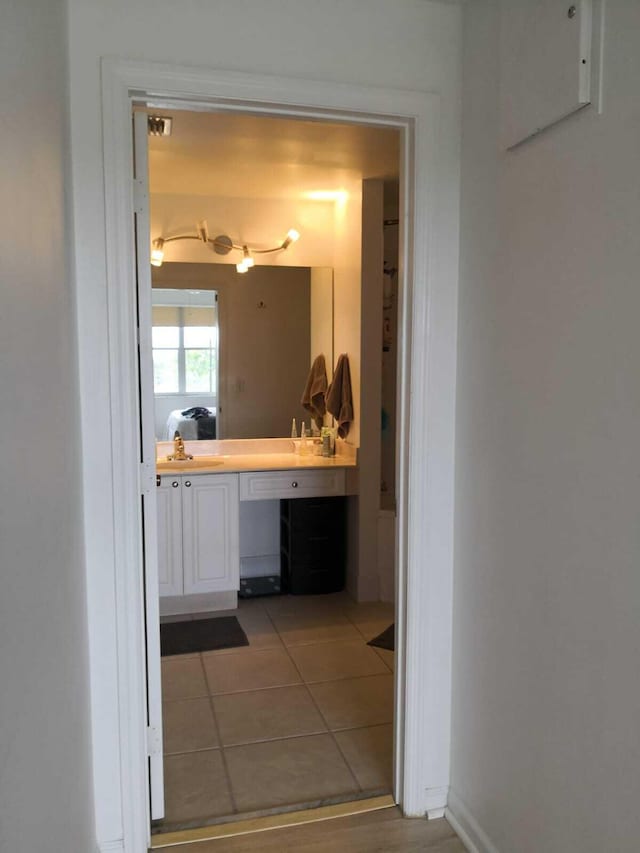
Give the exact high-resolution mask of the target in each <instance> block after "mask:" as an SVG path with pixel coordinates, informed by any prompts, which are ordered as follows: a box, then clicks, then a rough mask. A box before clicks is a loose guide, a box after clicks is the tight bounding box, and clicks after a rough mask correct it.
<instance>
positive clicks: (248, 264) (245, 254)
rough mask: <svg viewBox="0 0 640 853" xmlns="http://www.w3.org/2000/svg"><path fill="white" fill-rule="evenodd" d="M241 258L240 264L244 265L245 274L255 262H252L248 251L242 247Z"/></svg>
mask: <svg viewBox="0 0 640 853" xmlns="http://www.w3.org/2000/svg"><path fill="white" fill-rule="evenodd" d="M242 256H243V257H242V261H241V263H243V264H244V266H245V268H246V269H245V270H244V272H246V271H247V270H248V269H250V268H251V267H252V266H253V265H254V264H255V261H254V260H253V258H252V257H251V255H250V254H249V249H248V248H247V247H246V246H243V247H242Z"/></svg>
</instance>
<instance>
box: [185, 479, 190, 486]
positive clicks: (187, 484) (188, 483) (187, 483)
mask: <svg viewBox="0 0 640 853" xmlns="http://www.w3.org/2000/svg"><path fill="white" fill-rule="evenodd" d="M190 485H191V480H187V482H186V483H185V486H186V487H187V488H189V486H190Z"/></svg>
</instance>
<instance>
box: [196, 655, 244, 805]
mask: <svg viewBox="0 0 640 853" xmlns="http://www.w3.org/2000/svg"><path fill="white" fill-rule="evenodd" d="M200 665H201V666H202V673H203V675H204V683H205V684H206V685H207V690H209V694H208V699H209V707H210V708H211V714H212V716H213V725H214V726H215V729H216V735H217V737H218V743H219V744H220V757H221V758H222V766H223V768H224V775H225V779H226V780H227V789H228V791H229V799H230V800H231V809H232V814H238V804H237V803H236V798H235V795H234V793H233V786H232V784H231V774H230V773H229V766H228V764H227V756H226V755H225V752H224V745H223V743H222V732H221V731H220V724H219V723H218V715H217V714H216V709H215V706H214V704H213V696H212V695H211V692H210V691H211V687H210V685H209V679H208V678H207V670H206V669H205V665H204V659H203V657H202V655H200Z"/></svg>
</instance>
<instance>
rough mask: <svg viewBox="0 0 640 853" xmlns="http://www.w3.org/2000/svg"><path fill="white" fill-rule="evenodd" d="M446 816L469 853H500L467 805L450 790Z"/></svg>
mask: <svg viewBox="0 0 640 853" xmlns="http://www.w3.org/2000/svg"><path fill="white" fill-rule="evenodd" d="M444 816H445V818H446V819H447V821H448V823H450V824H451V828H452V829H453V831H454V832H455V833H456V835H458V836H459V837H460V840H461V841H462V843H463V844H464V846H465V847H466V848H467V850H468V851H469V853H499V850H498V848H497V847H496V846H495V844H494V843H493V842H492V841H491V839H490V838H489V836H488V835H487V834H486V832H485V831H484V830H483V829H482V827H481V826H480V824H479V823H478V821H477V820H476V819H475V817H474V816H473V815H472V814H471V812H470V811H469V809H468V808H467V806H466V805H465V803H464V802H463V801H462V800H461V799H460V797H458V795H457V794H456V793H455V791H453V790H451V789H450V790H449V804H448V806H447V808H446V809H445V812H444Z"/></svg>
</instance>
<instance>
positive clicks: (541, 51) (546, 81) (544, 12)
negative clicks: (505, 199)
mask: <svg viewBox="0 0 640 853" xmlns="http://www.w3.org/2000/svg"><path fill="white" fill-rule="evenodd" d="M594 2H595V0H566V2H563V0H508V2H503V4H502V15H501V28H500V39H501V42H500V90H501V122H500V124H501V142H502V144H503V146H504V147H505V148H511V147H513V146H514V145H517V144H518V143H519V142H522V141H524V140H525V139H527V138H528V137H530V136H533V135H534V134H536V133H538V132H539V131H541V130H543V129H544V128H546V127H549V126H550V125H552V124H555V123H556V122H557V121H560V120H561V119H563V118H565V117H566V116H568V115H571V113H574V112H576V110H579V109H581V108H582V107H584V106H586V105H587V104H589V103H590V102H591V100H592V85H591V80H592V77H591V38H592V12H593V9H592V5H593V3H594Z"/></svg>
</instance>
